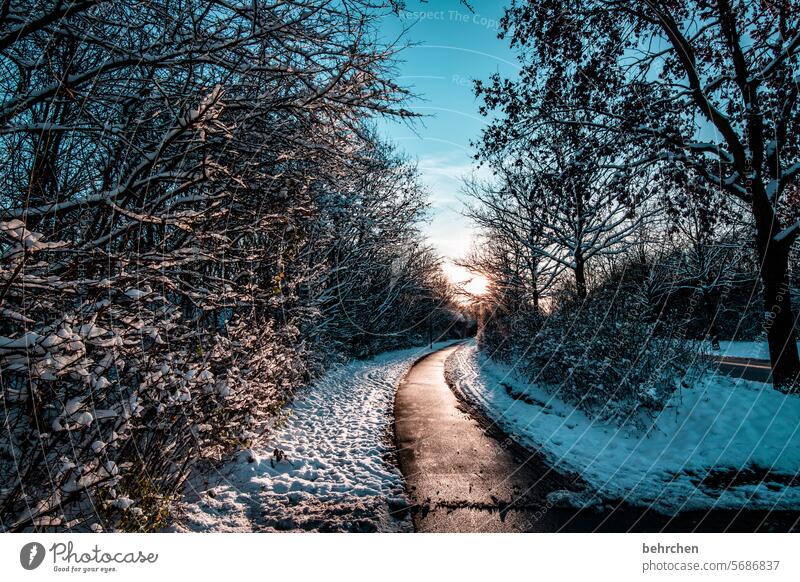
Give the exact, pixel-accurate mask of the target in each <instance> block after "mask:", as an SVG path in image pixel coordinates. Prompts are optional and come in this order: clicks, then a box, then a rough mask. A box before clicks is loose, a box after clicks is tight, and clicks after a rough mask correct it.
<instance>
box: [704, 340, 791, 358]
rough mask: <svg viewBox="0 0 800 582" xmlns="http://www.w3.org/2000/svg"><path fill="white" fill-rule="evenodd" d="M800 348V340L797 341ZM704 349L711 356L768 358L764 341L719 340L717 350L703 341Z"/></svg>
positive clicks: (767, 349) (767, 347) (767, 348)
mask: <svg viewBox="0 0 800 582" xmlns="http://www.w3.org/2000/svg"><path fill="white" fill-rule="evenodd" d="M797 345H798V347H799V348H800V342H798V344H797ZM703 346H704V349H705V350H706V351H707V352H708V353H709V354H711V355H712V356H719V357H726V356H727V357H729V358H753V359H756V360H769V345H767V342H766V340H764V341H720V342H719V351H717V350H712V349H711V344H710V342H703Z"/></svg>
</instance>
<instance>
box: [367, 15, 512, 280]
mask: <svg viewBox="0 0 800 582" xmlns="http://www.w3.org/2000/svg"><path fill="white" fill-rule="evenodd" d="M504 4H505V3H504V2H498V1H492V0H473V1H472V2H471V5H472V7H473V11H470V10H468V9H467V8H466V7H465V6H464V5H463V4H461V3H460V2H459V0H432V1H430V2H427V3H423V2H420V1H417V0H408V2H407V7H406V8H407V10H406V11H404V12H402V13H401V14H400V16H399V17H387V18H384V19H383V21H382V23H381V24H382V30H381V33H382V34H383V35H384V37H385V39H387V40H390V39H395V38H397V37H398V36H399V35H401V34H402V32H403V31H404V30H406V33H405V35H404V36H403V37H402V38H403V39H404V41H405V42H406V43H409V44H411V45H413V46H410V47H408V48H405V49H403V50H402V51H401V53H400V54H399V63H398V73H399V75H398V78H397V79H396V80H397V81H398V82H399V83H400V84H401V85H403V86H405V87H407V88H409V89H410V90H411V91H412V93H414V95H415V97H414V98H413V99H412V100H411V101H410V102H409V103H408V104H407V106H406V107H407V108H408V109H410V110H412V111H414V112H415V113H419V114H420V115H423V116H425V117H424V118H422V119H419V120H417V121H415V122H414V123H413V124H411V125H409V124H408V123H405V122H397V121H393V120H382V121H381V122H380V123H379V126H378V130H379V131H380V133H381V134H382V135H383V136H385V137H386V138H388V139H389V140H390V141H391V142H393V143H395V144H396V145H397V146H398V148H399V149H401V150H402V151H404V152H406V153H407V154H408V155H409V156H410V157H411V159H413V160H416V161H417V164H418V167H419V170H420V173H421V177H422V180H423V182H424V184H425V185H426V186H427V188H428V191H429V193H430V201H431V206H432V208H431V221H430V223H429V224H427V225H426V226H425V228H424V233H425V235H426V236H427V237H428V240H429V241H430V243H431V244H432V245H433V246H434V247H435V248H436V249H437V250H438V251H439V253H440V254H441V255H442V256H443V257H444V258H445V261H446V263H445V271H446V272H447V273H448V275H449V276H450V277H451V278H452V279H453V280H454V281H456V282H461V281H463V280H464V279H466V278H469V274H468V273H467V272H465V271H464V270H463V269H459V268H457V267H455V266H454V265H453V261H455V260H457V259H458V258H460V257H463V256H464V255H465V254H466V253H467V252H468V251H469V248H470V245H471V240H472V236H473V234H474V231H473V228H472V227H471V225H470V223H469V220H468V219H466V218H465V217H464V216H463V215H462V214H461V211H462V210H463V206H464V201H465V197H464V196H463V194H461V192H460V190H461V188H462V179H463V177H465V176H470V175H472V173H473V171H474V168H475V164H474V160H473V159H472V154H473V153H474V151H473V149H472V148H471V147H470V141H474V140H477V139H478V138H479V136H480V133H481V129H482V128H483V127H484V126H485V124H486V119H485V118H483V117H481V116H480V114H479V113H478V106H479V101H478V100H477V99H476V98H475V96H474V93H473V83H472V81H473V79H488V77H489V76H490V75H491V74H493V73H495V72H497V73H500V74H501V75H503V76H511V77H513V76H514V74H515V73H516V71H517V70H518V66H517V64H516V60H515V57H514V53H513V52H512V51H511V49H510V48H509V47H508V42H507V41H505V40H500V39H498V38H497V33H498V29H499V20H500V18H501V16H502V14H503V6H504ZM475 285H476V286H479V285H480V282H475ZM476 290H477V289H476Z"/></svg>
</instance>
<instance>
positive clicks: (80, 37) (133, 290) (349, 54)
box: [0, 0, 460, 531]
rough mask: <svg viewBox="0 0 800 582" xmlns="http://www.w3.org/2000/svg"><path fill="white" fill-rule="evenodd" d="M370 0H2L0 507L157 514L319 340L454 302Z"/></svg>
mask: <svg viewBox="0 0 800 582" xmlns="http://www.w3.org/2000/svg"><path fill="white" fill-rule="evenodd" d="M388 4H389V3H387V6H380V5H379V3H378V4H376V3H375V2H367V1H362V0H341V1H338V2H327V1H324V0H292V1H272V0H255V1H252V2H251V1H249V0H248V1H247V2H238V1H235V2H226V1H221V0H157V1H155V2H145V3H142V2H136V1H134V0H105V1H104V0H87V1H81V2H71V3H65V2H61V1H60V0H45V1H36V2H34V1H32V0H11V1H9V2H3V4H2V9H1V10H0V50H2V56H0V63H2V68H0V92H1V93H2V97H1V99H2V102H1V103H0V165H1V166H2V168H3V170H2V172H3V176H2V180H1V181H0V252H1V253H2V264H1V265H0V309H1V310H2V317H1V318H0V336H2V337H0V373H1V374H2V376H1V379H2V422H3V426H2V439H0V529H3V530H12V531H18V530H30V529H37V530H41V529H48V528H56V529H59V530H63V529H70V530H86V529H92V530H100V529H123V530H132V531H139V530H151V529H154V528H158V527H160V526H161V525H163V524H164V523H165V521H166V519H167V516H168V507H169V502H170V500H171V499H173V498H174V497H175V496H176V495H179V494H180V492H181V488H182V486H183V483H184V481H185V478H186V476H187V474H188V472H189V470H190V469H191V467H192V466H193V465H194V464H195V463H196V462H197V461H198V460H199V459H204V458H211V459H213V458H217V457H218V456H219V455H221V454H222V453H223V452H225V451H226V450H229V449H230V448H231V447H234V446H241V445H246V444H248V443H250V442H251V441H252V439H254V438H255V437H256V436H257V432H258V431H259V430H260V428H261V427H262V423H263V420H264V419H265V418H266V417H268V416H269V415H270V414H271V413H273V412H274V411H275V410H276V409H277V408H278V407H280V406H281V404H282V403H283V402H284V401H285V400H286V399H287V398H289V397H291V395H292V393H293V390H294V389H295V388H297V387H298V386H301V385H303V384H305V383H307V382H309V381H310V380H311V379H313V378H314V377H315V376H317V375H318V374H320V373H321V372H322V371H323V370H324V369H325V367H326V366H327V365H328V364H330V363H331V362H333V361H337V360H341V359H343V358H348V357H354V356H355V357H362V356H368V355H370V354H373V353H376V352H378V351H381V350H385V349H390V348H395V347H400V346H406V345H411V344H415V343H420V342H422V341H424V340H427V339H428V335H433V336H440V335H442V334H447V333H448V332H450V331H451V330H452V329H453V328H452V325H453V323H454V322H456V321H457V320H458V318H459V317H460V316H459V314H458V313H456V311H455V310H454V308H453V307H452V302H451V296H450V294H451V291H450V289H449V286H448V284H447V283H446V280H445V278H444V277H443V275H442V273H441V270H440V268H439V262H438V258H437V257H436V256H435V255H434V253H433V252H432V250H431V249H430V248H428V247H426V246H425V245H424V244H423V242H422V240H421V237H420V235H419V232H418V225H419V223H420V221H421V220H423V218H424V216H425V213H426V209H427V202H426V197H425V193H424V191H423V190H422V188H421V187H420V184H419V181H418V179H417V175H416V172H415V169H414V167H413V166H412V165H411V164H409V163H408V162H407V161H406V160H404V159H402V157H401V156H399V155H398V154H397V153H396V152H395V151H393V150H392V148H391V147H389V146H387V145H386V144H383V143H381V142H380V140H379V139H378V138H377V137H376V136H375V135H374V133H373V131H372V130H371V129H370V122H369V120H370V118H371V117H373V116H375V115H393V116H401V117H403V116H408V115H409V113H408V112H407V111H405V110H404V109H403V108H402V101H403V99H404V98H405V97H406V95H405V93H404V91H403V90H402V89H401V88H400V87H398V86H397V85H396V84H395V83H394V82H393V81H392V80H391V78H392V72H393V71H392V58H393V49H392V48H391V47H387V46H382V45H381V44H380V43H379V42H377V41H376V38H377V35H376V32H375V29H374V24H375V21H376V19H377V18H380V17H381V16H383V15H385V13H386V10H389V9H391V6H389V5H388Z"/></svg>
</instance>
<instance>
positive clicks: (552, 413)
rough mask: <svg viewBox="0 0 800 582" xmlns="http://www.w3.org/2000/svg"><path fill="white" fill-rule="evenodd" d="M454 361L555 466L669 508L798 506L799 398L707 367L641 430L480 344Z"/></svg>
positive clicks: (456, 377)
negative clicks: (540, 381)
mask: <svg viewBox="0 0 800 582" xmlns="http://www.w3.org/2000/svg"><path fill="white" fill-rule="evenodd" d="M446 368H447V374H448V377H449V378H450V380H451V381H452V382H455V383H456V386H457V388H458V389H460V390H461V391H462V392H463V393H464V394H465V395H466V396H467V397H468V398H471V399H472V400H473V401H474V402H476V403H477V404H478V405H480V406H482V407H483V408H484V409H485V410H486V411H487V413H488V414H489V416H490V417H491V418H492V419H493V420H494V421H495V422H497V423H498V424H499V425H500V426H501V427H502V428H503V429H504V430H505V431H506V432H507V433H509V434H511V435H513V436H514V437H515V438H516V439H517V440H518V441H520V442H521V443H522V444H524V445H526V446H528V447H530V448H535V449H540V450H542V451H543V452H544V453H545V455H546V456H547V458H548V459H549V461H550V462H551V463H553V465H554V466H555V467H557V468H563V469H565V470H569V471H574V472H578V473H580V474H581V475H582V476H583V478H584V479H585V480H586V481H588V482H589V483H590V484H591V485H592V486H593V487H594V488H596V489H597V490H598V492H599V493H600V495H602V496H604V497H608V498H615V499H625V500H626V501H628V502H631V503H634V504H639V505H649V506H652V507H654V508H655V509H657V510H660V511H663V512H665V513H673V512H676V511H680V510H688V509H709V508H720V509H722V508H726V509H737V508H744V507H746V508H748V509H798V508H800V478H799V477H798V471H800V422H798V419H800V397H798V396H786V395H784V394H781V393H779V392H777V391H775V390H773V389H772V388H771V387H770V386H769V385H766V384H762V383H758V382H750V381H744V380H734V379H732V378H728V377H722V376H714V375H709V376H708V377H707V378H705V379H704V380H702V381H701V382H700V383H699V384H698V385H697V386H696V387H694V388H690V389H684V390H682V391H680V392H679V393H675V394H674V395H673V396H672V398H671V399H670V400H669V402H668V403H667V406H666V407H665V409H664V410H663V412H661V413H660V414H659V415H658V417H657V418H656V419H655V420H654V422H653V423H652V426H650V427H649V428H648V429H647V430H640V431H637V430H636V429H635V428H632V427H626V428H619V427H617V426H613V425H609V424H603V423H599V422H595V421H592V420H590V419H589V418H587V416H586V415H584V414H583V413H582V412H580V411H578V410H576V409H574V408H573V407H571V406H568V405H566V404H564V403H563V402H561V401H560V400H558V399H557V398H555V397H553V396H552V395H551V394H549V393H547V392H545V391H544V390H542V389H540V388H538V387H537V386H535V385H530V384H527V383H524V382H521V381H519V380H517V379H516V378H514V376H513V374H512V372H511V370H509V369H508V368H506V367H504V366H501V365H498V364H496V363H494V362H492V361H491V360H489V359H488V358H486V357H485V356H483V355H482V354H480V353H478V351H477V349H476V348H475V346H474V345H472V346H465V347H463V348H461V349H459V350H457V351H456V352H455V353H454V354H453V356H451V357H450V358H449V359H448V362H447V365H446ZM509 392H510V393H511V394H509ZM512 395H513V396H512Z"/></svg>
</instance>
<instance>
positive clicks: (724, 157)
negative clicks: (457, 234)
mask: <svg viewBox="0 0 800 582" xmlns="http://www.w3.org/2000/svg"><path fill="white" fill-rule="evenodd" d="M501 36H503V37H505V38H506V39H508V40H509V41H510V44H511V46H512V47H514V48H515V49H516V50H517V54H518V57H519V62H520V65H521V71H520V73H519V75H518V77H517V78H514V79H505V78H502V77H500V76H499V75H495V76H493V77H492V78H491V79H490V80H489V81H488V82H478V83H477V84H476V94H477V95H478V97H479V98H480V99H481V100H482V112H483V113H484V114H485V115H491V120H490V122H489V124H488V126H487V129H486V130H485V131H484V132H483V134H482V136H481V139H480V140H479V141H478V142H477V143H476V144H475V145H476V148H477V152H478V153H477V156H476V157H477V159H478V160H479V161H480V162H481V163H482V164H484V165H485V166H486V167H488V168H489V169H490V170H491V176H492V177H491V178H490V179H488V180H485V181H478V180H474V181H472V182H471V183H470V184H468V193H469V194H470V195H471V197H472V199H473V204H472V205H471V207H470V210H469V212H468V214H469V215H470V216H471V218H472V219H473V220H474V221H475V222H476V224H477V225H478V226H479V227H480V228H481V231H482V236H483V240H482V241H481V243H480V245H478V246H476V250H475V251H474V252H473V253H472V255H471V256H470V257H469V258H468V260H467V261H466V262H465V264H466V265H467V266H469V267H470V268H473V269H476V270H478V271H481V272H483V273H485V274H486V275H487V276H488V277H489V278H490V279H491V280H492V281H493V282H494V285H493V288H492V294H491V296H490V297H489V298H488V300H487V302H486V305H485V312H486V314H487V315H486V316H485V320H484V325H483V328H482V333H481V342H482V345H483V347H484V348H485V349H487V350H488V351H489V352H490V353H491V354H492V355H494V356H495V357H498V358H500V359H505V360H508V361H513V363H514V364H515V365H517V366H518V367H520V368H521V369H522V371H523V372H524V373H525V374H526V375H528V376H529V377H530V378H531V379H535V380H537V381H540V382H542V383H544V384H549V385H551V386H553V387H554V388H557V389H559V390H561V393H562V394H563V395H565V397H567V398H568V399H571V400H574V401H576V402H577V403H578V404H581V405H584V406H585V407H586V408H587V409H589V410H592V411H593V412H594V413H596V414H600V415H608V416H614V417H618V418H623V419H628V418H632V417H634V416H636V415H637V414H638V412H640V411H642V410H647V409H658V408H659V407H660V406H661V403H663V401H664V399H665V397H666V396H668V395H669V394H671V393H672V392H673V391H674V390H676V389H681V387H682V386H687V385H690V384H691V378H688V379H687V375H691V373H692V369H696V368H697V366H695V365H694V364H695V361H696V350H695V349H694V348H695V347H696V345H697V343H698V342H699V341H706V342H708V343H709V344H710V345H716V344H717V343H718V341H719V340H720V339H748V340H752V339H762V340H766V341H767V342H768V344H769V352H770V358H771V360H772V370H773V381H774V384H775V386H776V387H777V388H780V389H782V390H785V391H788V392H794V391H796V390H797V389H798V385H799V384H798V375H799V374H800V360H798V352H797V347H796V343H795V340H796V331H795V330H796V323H797V317H796V312H795V311H794V310H793V307H792V299H793V297H794V296H795V295H796V294H797V289H798V286H797V285H796V281H797V276H798V273H799V272H800V270H798V266H800V265H798V256H797V252H796V248H795V247H796V245H795V242H796V240H797V237H798V235H800V222H798V219H800V206H798V202H800V200H799V199H798V195H799V193H800V188H798V176H799V175H800V149H798V148H800V108H798V90H797V78H798V73H800V63H798V59H800V55H799V54H798V53H799V52H800V4H798V3H797V2H795V1H789V0H784V1H780V2H776V3H774V4H770V5H769V6H767V5H764V4H762V3H758V2H722V1H719V2H712V3H709V2H700V1H698V2H680V3H676V2H660V1H659V2H651V1H646V2H644V1H643V2H639V1H631V2H617V3H608V2H580V3H573V4H569V5H565V4H564V3H563V2H559V1H555V0H534V1H531V2H518V1H514V2H512V3H511V6H510V7H509V8H508V9H507V11H506V13H505V16H504V18H503V21H502V30H501Z"/></svg>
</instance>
